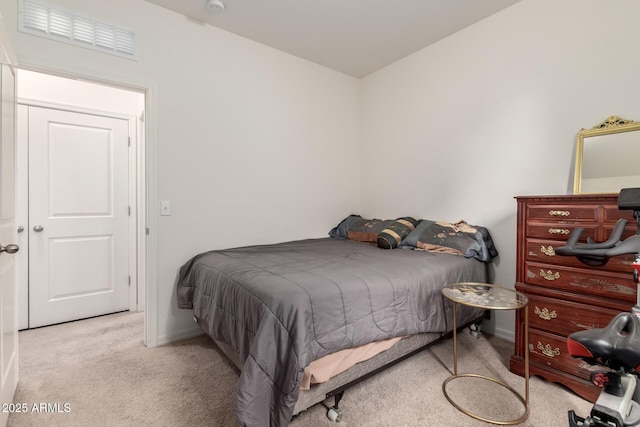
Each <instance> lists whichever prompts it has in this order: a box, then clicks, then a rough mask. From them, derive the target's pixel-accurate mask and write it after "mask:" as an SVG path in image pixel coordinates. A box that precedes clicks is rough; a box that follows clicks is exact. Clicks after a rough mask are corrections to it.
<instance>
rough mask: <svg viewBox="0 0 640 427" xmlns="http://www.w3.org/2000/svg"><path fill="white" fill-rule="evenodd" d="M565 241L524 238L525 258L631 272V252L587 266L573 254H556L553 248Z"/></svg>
mask: <svg viewBox="0 0 640 427" xmlns="http://www.w3.org/2000/svg"><path fill="white" fill-rule="evenodd" d="M565 243H566V242H558V241H554V240H544V239H526V255H525V257H526V260H527V261H533V262H541V263H548V264H554V265H560V266H563V265H564V266H569V267H576V268H588V269H590V270H593V271H595V272H597V271H600V270H605V271H619V272H621V273H628V274H630V275H631V274H633V269H632V268H631V263H632V262H633V260H634V258H635V257H634V256H633V255H632V254H627V255H620V256H616V257H612V258H609V261H608V262H607V263H606V264H605V265H603V266H601V267H592V266H587V265H586V264H583V263H582V262H580V260H579V259H578V258H576V257H574V256H564V255H562V256H561V255H557V254H556V252H555V248H557V247H559V246H563V245H564V244H565ZM631 277H633V276H631Z"/></svg>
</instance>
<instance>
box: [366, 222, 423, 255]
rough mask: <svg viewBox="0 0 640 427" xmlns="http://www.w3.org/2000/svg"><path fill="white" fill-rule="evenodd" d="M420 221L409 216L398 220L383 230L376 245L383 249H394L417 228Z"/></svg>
mask: <svg viewBox="0 0 640 427" xmlns="http://www.w3.org/2000/svg"><path fill="white" fill-rule="evenodd" d="M416 225H418V221H416V220H415V219H414V218H411V217H409V216H407V217H404V218H398V219H396V220H395V221H393V223H391V224H390V225H389V226H388V227H387V228H385V229H384V230H382V231H381V232H380V233H379V234H378V237H377V238H376V243H377V244H378V247H379V248H382V249H394V248H397V247H398V245H400V242H402V240H403V239H404V238H405V237H407V236H408V235H409V233H411V231H412V230H413V229H414V228H416Z"/></svg>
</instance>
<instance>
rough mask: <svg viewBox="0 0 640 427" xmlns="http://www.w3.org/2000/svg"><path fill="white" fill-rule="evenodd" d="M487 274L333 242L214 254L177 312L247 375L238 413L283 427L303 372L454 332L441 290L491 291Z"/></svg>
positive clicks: (477, 267)
mask: <svg viewBox="0 0 640 427" xmlns="http://www.w3.org/2000/svg"><path fill="white" fill-rule="evenodd" d="M485 280H486V265H485V264H483V263H482V262H479V261H476V260H474V259H469V258H464V257H461V256H455V255H450V254H438V253H428V252H422V251H410V250H403V249H393V250H384V249H379V248H377V247H375V246H370V245H368V244H365V243H358V242H353V241H348V240H336V239H332V238H325V239H311V240H302V241H296V242H287V243H280V244H275V245H266V246H251V247H245V248H236V249H229V250H218V251H211V252H207V253H203V254H200V255H197V256H196V257H194V258H193V259H191V260H190V261H189V262H187V263H186V264H185V265H184V266H183V267H182V268H181V269H180V273H179V278H178V305H179V307H180V308H193V311H194V315H195V317H196V318H197V319H199V323H200V324H201V325H203V327H204V328H205V329H206V332H207V333H208V334H209V335H210V336H211V337H213V338H214V339H216V340H220V341H224V342H225V343H227V344H229V345H230V346H231V347H233V348H234V349H235V350H236V351H237V352H238V354H239V356H240V360H243V361H244V366H243V369H242V372H241V375H240V380H239V384H238V388H237V396H236V400H235V413H236V416H237V417H238V419H239V421H240V422H241V423H243V424H245V425H247V426H267V425H270V426H286V425H288V423H289V422H290V420H291V416H292V412H293V408H294V406H295V403H296V400H297V398H298V392H299V384H300V381H301V378H302V374H303V371H304V368H305V366H307V365H308V364H309V363H310V362H311V361H313V360H315V359H318V358H320V357H322V356H325V355H327V354H329V353H332V352H335V351H338V350H341V349H344V348H349V347H355V346H358V345H362V344H365V343H368V342H372V341H376V340H381V339H386V338H391V337H396V336H404V335H410V334H416V333H420V332H446V331H449V330H451V308H450V305H449V304H447V303H445V302H444V301H443V298H442V294H441V291H440V290H441V288H442V287H443V286H444V285H446V284H448V283H454V282H465V281H485Z"/></svg>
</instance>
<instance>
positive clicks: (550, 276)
mask: <svg viewBox="0 0 640 427" xmlns="http://www.w3.org/2000/svg"><path fill="white" fill-rule="evenodd" d="M540 275H541V276H542V277H543V278H544V279H546V280H549V281H553V280H556V279H559V278H560V273H558V272H557V271H556V272H555V273H554V272H553V271H551V270H547V271H544V270H540Z"/></svg>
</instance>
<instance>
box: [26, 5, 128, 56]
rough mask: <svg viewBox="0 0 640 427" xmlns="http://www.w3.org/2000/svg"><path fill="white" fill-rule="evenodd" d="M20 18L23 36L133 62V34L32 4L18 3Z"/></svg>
mask: <svg viewBox="0 0 640 427" xmlns="http://www.w3.org/2000/svg"><path fill="white" fill-rule="evenodd" d="M19 15H20V22H19V26H18V29H19V30H20V31H22V32H23V33H28V34H33V35H36V36H40V37H45V38H48V39H51V40H56V41H59V42H63V43H68V44H72V45H75V46H81V47H85V48H88V49H93V50H97V51H98V52H103V53H109V54H111V55H117V56H121V57H124V58H128V59H136V52H135V47H136V44H135V42H136V39H135V37H136V35H135V33H134V32H133V31H130V30H127V29H125V28H122V27H118V26H116V25H112V24H108V23H106V22H100V21H96V20H94V19H91V18H87V17H85V16H80V15H76V14H73V13H69V12H65V11H63V10H60V9H56V8H53V7H49V6H47V5H44V4H42V3H38V2H35V1H31V0H20V14H19Z"/></svg>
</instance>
